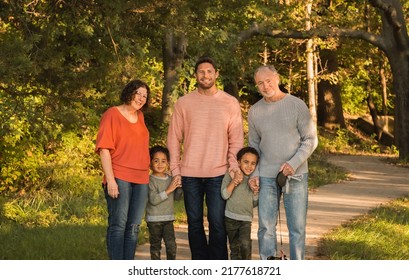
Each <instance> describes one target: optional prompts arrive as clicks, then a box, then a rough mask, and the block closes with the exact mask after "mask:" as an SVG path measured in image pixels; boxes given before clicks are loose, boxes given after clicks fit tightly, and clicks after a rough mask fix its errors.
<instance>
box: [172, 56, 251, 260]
mask: <svg viewBox="0 0 409 280" xmlns="http://www.w3.org/2000/svg"><path fill="white" fill-rule="evenodd" d="M218 76H219V72H218V70H217V67H216V64H215V62H214V61H213V59H211V58H209V57H201V58H199V59H198V61H197V62H196V65H195V77H196V80H197V87H198V88H197V89H196V90H194V91H192V92H190V93H188V94H187V95H185V96H183V97H181V98H179V100H178V101H177V102H176V104H175V108H174V112H173V115H172V119H171V122H170V126H169V130H168V139H167V142H168V143H167V145H168V149H169V152H170V169H171V171H172V175H173V176H174V177H177V179H179V180H181V182H182V188H183V193H184V201H185V208H186V213H187V218H188V237H189V246H190V251H191V254H192V259H193V260H207V259H209V260H223V259H224V260H225V259H227V257H228V254H227V237H226V231H225V226H224V209H225V200H224V199H223V198H222V196H221V184H222V181H223V176H224V174H225V173H226V172H227V171H229V172H230V173H231V174H232V175H233V174H234V173H235V172H241V171H240V169H239V168H238V163H237V160H236V157H235V155H236V154H237V152H238V151H239V150H240V149H241V148H242V147H243V142H244V139H243V125H242V116H241V110H240V104H239V102H238V101H237V99H236V98H234V97H233V96H231V95H229V94H228V93H226V92H224V91H222V90H219V89H218V88H217V87H216V79H217V77H218ZM182 150H183V152H181V151H182ZM204 200H205V201H206V205H207V219H208V222H209V238H208V240H207V238H206V234H205V230H204V226H203V205H204Z"/></svg>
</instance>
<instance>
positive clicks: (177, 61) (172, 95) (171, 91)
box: [161, 30, 187, 124]
mask: <svg viewBox="0 0 409 280" xmlns="http://www.w3.org/2000/svg"><path fill="white" fill-rule="evenodd" d="M186 46H187V39H186V37H185V36H184V34H181V35H179V36H176V35H175V34H174V32H173V31H172V30H168V31H167V33H166V34H165V38H164V42H163V70H164V76H165V85H164V87H163V92H162V111H161V121H162V123H165V124H166V123H168V122H169V120H170V117H171V115H172V110H173V105H174V104H175V102H176V100H177V98H178V94H177V91H176V90H177V88H176V86H177V85H178V74H177V71H178V69H179V68H180V67H181V66H182V63H183V59H184V56H185V52H186Z"/></svg>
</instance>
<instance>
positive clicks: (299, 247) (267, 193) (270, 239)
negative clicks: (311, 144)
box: [257, 173, 308, 260]
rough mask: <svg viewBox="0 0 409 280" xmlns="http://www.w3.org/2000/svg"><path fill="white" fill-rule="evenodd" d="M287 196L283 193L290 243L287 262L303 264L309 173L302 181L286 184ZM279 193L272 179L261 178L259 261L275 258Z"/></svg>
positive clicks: (304, 175)
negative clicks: (294, 261)
mask: <svg viewBox="0 0 409 280" xmlns="http://www.w3.org/2000/svg"><path fill="white" fill-rule="evenodd" d="M289 183H290V188H289V192H288V193H284V208H285V214H286V218H287V228H288V232H289V240H290V258H291V259H292V260H302V259H304V255H305V236H306V233H305V229H306V225H307V208H308V173H305V174H303V175H302V179H301V181H297V180H295V179H292V180H290V181H289ZM279 197H280V193H279V191H278V190H277V186H276V182H275V178H266V177H260V193H259V203H258V221H259V228H258V233H257V235H258V243H259V252H260V258H261V259H262V260H265V259H267V257H269V256H277V234H276V225H277V217H278V206H279V200H278V198H279Z"/></svg>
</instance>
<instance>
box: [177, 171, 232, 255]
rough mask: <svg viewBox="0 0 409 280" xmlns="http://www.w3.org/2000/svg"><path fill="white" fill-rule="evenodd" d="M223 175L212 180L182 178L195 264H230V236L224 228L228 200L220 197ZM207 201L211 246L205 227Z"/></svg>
mask: <svg viewBox="0 0 409 280" xmlns="http://www.w3.org/2000/svg"><path fill="white" fill-rule="evenodd" d="M223 177H224V175H221V176H218V177H212V178H194V177H182V188H183V195H184V200H185V208H186V214H187V222H188V237H189V246H190V252H191V253H192V260H227V235H226V229H225V225H224V209H225V206H226V202H225V200H224V199H223V198H222V196H221V185H222V181H223ZM204 198H206V206H207V220H208V221H209V242H207V239H206V233H205V230H204V226H203V201H204Z"/></svg>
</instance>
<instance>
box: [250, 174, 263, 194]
mask: <svg viewBox="0 0 409 280" xmlns="http://www.w3.org/2000/svg"><path fill="white" fill-rule="evenodd" d="M248 184H249V187H250V189H251V190H252V191H253V193H258V192H259V190H260V184H259V178H258V177H253V178H250V180H249V183H248Z"/></svg>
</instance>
